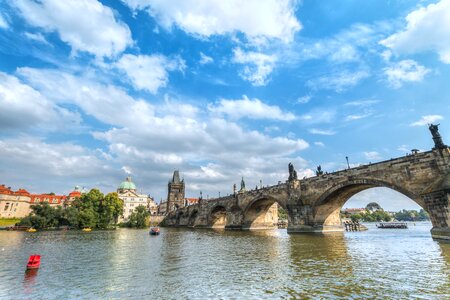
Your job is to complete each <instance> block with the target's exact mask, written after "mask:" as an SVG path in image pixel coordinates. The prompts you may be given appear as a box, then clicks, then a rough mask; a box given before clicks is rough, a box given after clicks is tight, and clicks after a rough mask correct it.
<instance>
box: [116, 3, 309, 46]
mask: <svg viewBox="0 0 450 300" xmlns="http://www.w3.org/2000/svg"><path fill="white" fill-rule="evenodd" d="M122 1H123V2H125V3H126V4H127V5H128V6H129V7H130V8H131V9H133V10H136V9H139V10H146V11H147V12H148V13H149V14H150V15H151V16H152V17H154V18H155V19H156V20H157V22H158V23H159V24H160V25H161V26H163V27H164V28H166V29H170V28H171V27H172V26H177V27H178V28H180V29H182V30H183V31H185V32H187V33H189V34H192V35H194V36H199V37H210V36H212V35H223V34H234V33H236V32H241V33H243V34H245V36H246V37H247V38H249V39H257V38H260V37H263V38H274V39H279V40H281V41H284V42H290V41H292V39H293V38H294V34H295V33H296V32H297V31H299V30H300V29H301V24H300V22H299V21H298V20H297V18H296V17H295V4H296V1H291V0H265V1H260V0H247V1H239V0H228V1H221V0H173V1H165V0H122ZM255 12H257V13H255Z"/></svg>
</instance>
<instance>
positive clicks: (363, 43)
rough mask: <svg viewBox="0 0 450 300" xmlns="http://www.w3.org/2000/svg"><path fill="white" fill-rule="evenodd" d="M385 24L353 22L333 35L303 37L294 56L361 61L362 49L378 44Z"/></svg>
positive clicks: (299, 57) (300, 58) (345, 61)
mask: <svg viewBox="0 0 450 300" xmlns="http://www.w3.org/2000/svg"><path fill="white" fill-rule="evenodd" d="M384 26H385V25H384V24H381V23H379V24H376V25H368V24H359V23H358V24H353V25H352V26H350V27H349V28H347V29H345V30H342V31H340V32H338V33H337V34H335V35H334V36H331V37H325V38H321V39H303V42H302V43H298V45H297V49H296V50H295V52H294V53H292V55H293V56H296V57H297V59H299V60H310V59H326V60H328V61H330V62H332V63H347V62H355V61H359V60H360V57H361V53H362V51H361V50H364V51H365V50H366V49H367V48H369V47H372V45H376V43H377V42H378V41H379V39H380V37H381V36H382V34H381V33H382V32H383V30H384Z"/></svg>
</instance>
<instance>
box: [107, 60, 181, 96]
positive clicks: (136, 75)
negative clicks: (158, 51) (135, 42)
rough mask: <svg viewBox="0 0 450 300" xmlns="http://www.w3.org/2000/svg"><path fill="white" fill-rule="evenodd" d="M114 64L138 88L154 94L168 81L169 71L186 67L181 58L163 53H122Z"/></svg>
mask: <svg viewBox="0 0 450 300" xmlns="http://www.w3.org/2000/svg"><path fill="white" fill-rule="evenodd" d="M115 66H116V67H117V68H119V69H121V70H122V71H123V72H124V73H125V74H126V75H127V76H128V78H129V79H130V81H131V83H132V84H133V86H134V87H135V88H136V89H138V90H147V91H149V92H150V93H153V94H156V93H157V92H158V89H159V88H161V87H165V86H166V85H167V82H168V81H169V74H168V72H169V71H175V70H178V71H183V70H184V69H185V68H186V65H185V63H184V61H183V60H182V59H181V58H177V59H169V58H167V57H165V56H163V55H132V54H125V55H123V56H122V57H121V58H120V59H119V60H118V61H117V62H116V63H115Z"/></svg>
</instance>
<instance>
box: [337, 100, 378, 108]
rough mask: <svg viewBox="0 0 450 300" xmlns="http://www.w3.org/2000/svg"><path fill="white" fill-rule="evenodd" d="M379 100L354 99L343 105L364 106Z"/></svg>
mask: <svg viewBox="0 0 450 300" xmlns="http://www.w3.org/2000/svg"><path fill="white" fill-rule="evenodd" d="M379 102H380V101H379V100H356V101H350V102H347V103H345V104H344V105H345V106H356V107H366V106H371V105H373V104H376V103H379Z"/></svg>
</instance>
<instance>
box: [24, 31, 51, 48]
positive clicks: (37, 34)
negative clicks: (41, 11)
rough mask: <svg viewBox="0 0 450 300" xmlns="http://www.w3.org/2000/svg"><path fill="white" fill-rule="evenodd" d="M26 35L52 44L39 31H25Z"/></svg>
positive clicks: (31, 38)
mask: <svg viewBox="0 0 450 300" xmlns="http://www.w3.org/2000/svg"><path fill="white" fill-rule="evenodd" d="M25 36H26V37H27V38H29V39H30V40H33V41H36V42H40V43H42V44H46V45H50V43H49V42H48V41H47V40H46V39H45V37H44V36H43V35H42V34H41V33H39V32H38V33H31V32H25Z"/></svg>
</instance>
